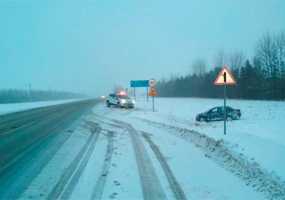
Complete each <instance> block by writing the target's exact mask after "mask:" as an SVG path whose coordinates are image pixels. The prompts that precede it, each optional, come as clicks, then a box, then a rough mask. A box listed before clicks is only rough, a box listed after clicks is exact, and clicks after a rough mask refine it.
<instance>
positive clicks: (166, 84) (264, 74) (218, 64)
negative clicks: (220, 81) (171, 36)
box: [157, 32, 285, 100]
mask: <svg viewBox="0 0 285 200" xmlns="http://www.w3.org/2000/svg"><path fill="white" fill-rule="evenodd" d="M224 65H228V66H229V67H230V69H231V71H232V73H233V75H234V77H235V79H236V81H237V85H235V86H229V87H228V89H227V91H228V92H227V95H228V97H230V98H242V99H268V100H285V32H280V33H277V34H270V33H267V34H264V35H263V36H262V37H261V38H260V39H259V40H258V41H257V43H256V47H255V50H254V55H253V57H252V58H251V59H249V58H247V57H246V56H245V55H244V54H243V53H242V52H234V53H231V54H226V53H225V52H223V51H221V52H219V53H218V54H217V55H216V57H215V61H214V68H213V69H212V70H210V71H206V69H207V64H206V61H205V60H204V59H197V60H195V61H194V62H193V63H192V69H193V72H192V73H189V74H187V75H185V76H175V77H171V78H170V79H168V80H160V81H159V82H158V84H157V90H158V94H159V96H162V97H210V98H220V97H222V96H223V87H221V86H215V85H214V84H213V82H214V80H215V78H216V76H217V75H218V73H219V71H220V70H221V68H222V66H224Z"/></svg>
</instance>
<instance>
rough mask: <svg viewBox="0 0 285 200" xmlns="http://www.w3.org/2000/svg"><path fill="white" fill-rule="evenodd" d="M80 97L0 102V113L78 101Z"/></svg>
mask: <svg viewBox="0 0 285 200" xmlns="http://www.w3.org/2000/svg"><path fill="white" fill-rule="evenodd" d="M79 100H82V99H69V100H57V101H39V102H29V103H10V104H0V115H2V114H7V113H11V112H17V111H23V110H29V109H33V108H39V107H45V106H51V105H57V104H63V103H69V102H73V101H79Z"/></svg>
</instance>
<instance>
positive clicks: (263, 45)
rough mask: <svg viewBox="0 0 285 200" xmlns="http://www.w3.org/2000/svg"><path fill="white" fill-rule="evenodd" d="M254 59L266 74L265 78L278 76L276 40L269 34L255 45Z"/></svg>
mask: <svg viewBox="0 0 285 200" xmlns="http://www.w3.org/2000/svg"><path fill="white" fill-rule="evenodd" d="M255 54H256V55H255V56H256V58H257V59H258V60H259V63H260V64H261V67H262V68H263V69H264V71H265V72H266V76H267V77H277V76H278V71H279V69H278V66H277V47H276V39H275V37H272V36H271V35H270V34H269V33H267V34H265V35H264V36H263V37H262V38H261V39H260V40H259V41H258V43H257V47H256V52H255Z"/></svg>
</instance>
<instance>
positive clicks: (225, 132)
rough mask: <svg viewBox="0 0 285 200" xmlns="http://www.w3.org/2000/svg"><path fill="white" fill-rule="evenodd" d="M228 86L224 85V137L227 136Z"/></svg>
mask: <svg viewBox="0 0 285 200" xmlns="http://www.w3.org/2000/svg"><path fill="white" fill-rule="evenodd" d="M226 106H227V85H226V84H225V85H224V135H226V134H227V109H226Z"/></svg>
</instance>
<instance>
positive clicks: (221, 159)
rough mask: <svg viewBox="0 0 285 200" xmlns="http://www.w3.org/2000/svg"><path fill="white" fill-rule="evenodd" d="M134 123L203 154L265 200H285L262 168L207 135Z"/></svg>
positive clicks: (284, 186) (283, 189)
mask: <svg viewBox="0 0 285 200" xmlns="http://www.w3.org/2000/svg"><path fill="white" fill-rule="evenodd" d="M138 119H140V120H141V121H143V122H145V123H147V124H149V125H151V126H153V127H156V128H164V129H165V130H167V131H168V133H170V134H173V135H174V136H176V137H179V138H181V139H183V140H185V141H187V142H190V143H192V144H194V145H195V146H196V147H197V148H199V149H201V151H202V152H204V153H205V156H206V157H208V158H209V159H211V160H213V161H214V162H216V163H217V164H218V165H220V166H221V167H223V168H224V169H225V170H227V171H229V172H231V173H233V174H234V175H236V176H237V177H239V178H240V179H242V180H243V181H244V182H245V183H246V185H247V186H250V187H252V188H253V189H254V190H255V191H257V192H260V193H263V194H264V195H265V196H266V197H267V198H268V199H272V200H273V199H274V200H284V199H285V181H283V180H281V178H280V177H278V176H275V175H274V174H272V173H270V172H268V171H267V170H266V169H264V168H262V166H260V165H259V164H258V163H257V162H252V161H250V160H249V159H248V158H247V157H245V156H244V155H240V154H237V153H236V152H234V151H232V150H231V149H229V148H228V147H227V146H226V145H225V144H224V141H223V140H215V139H213V138H211V137H209V136H207V135H204V134H201V133H199V132H197V131H194V130H189V129H186V128H180V127H177V126H171V125H168V124H164V123H160V122H155V121H151V120H148V119H143V118H138Z"/></svg>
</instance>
